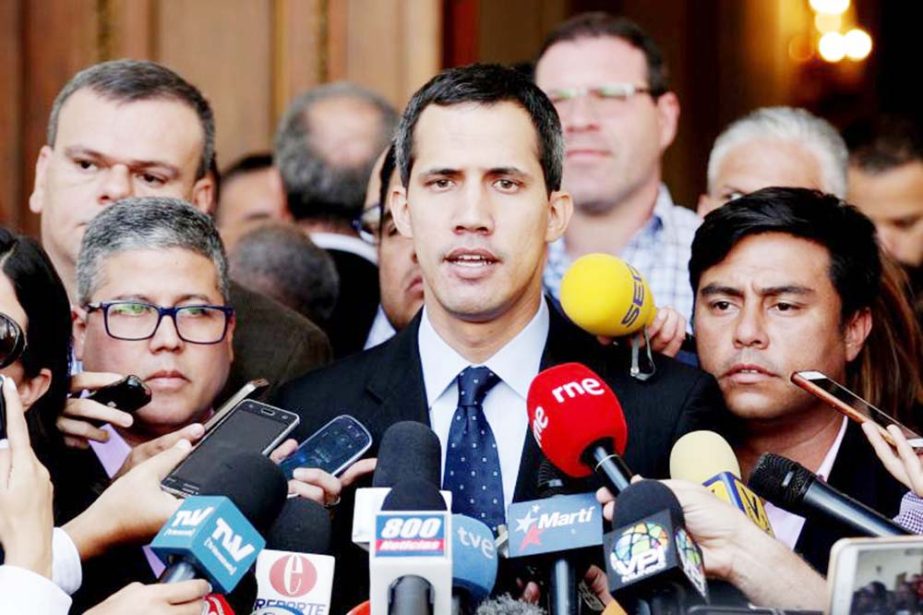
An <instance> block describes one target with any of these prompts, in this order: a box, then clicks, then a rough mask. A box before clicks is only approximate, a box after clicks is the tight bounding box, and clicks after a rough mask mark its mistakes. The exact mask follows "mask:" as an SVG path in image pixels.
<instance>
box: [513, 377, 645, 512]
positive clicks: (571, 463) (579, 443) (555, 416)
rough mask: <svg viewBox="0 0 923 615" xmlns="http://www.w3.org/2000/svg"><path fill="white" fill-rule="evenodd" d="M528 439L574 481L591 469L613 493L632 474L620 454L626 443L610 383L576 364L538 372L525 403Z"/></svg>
mask: <svg viewBox="0 0 923 615" xmlns="http://www.w3.org/2000/svg"><path fill="white" fill-rule="evenodd" d="M526 406H527V409H528V411H529V423H530V424H531V426H532V435H533V436H534V438H535V441H536V442H537V443H538V445H539V447H540V448H541V449H542V453H544V454H545V456H546V457H547V458H548V459H549V460H550V461H551V463H553V464H554V465H555V466H556V467H557V468H558V469H559V470H561V471H562V472H564V473H565V474H567V475H568V476H571V477H573V478H582V477H584V476H589V475H590V474H591V473H592V472H593V471H594V470H595V471H596V473H597V474H599V475H601V477H602V479H603V481H604V482H605V483H606V486H607V487H608V488H609V490H610V491H612V493H613V494H616V495H618V494H619V493H620V492H621V491H622V490H624V489H625V488H627V487H628V485H629V483H630V481H631V475H632V474H631V470H629V469H628V466H627V465H625V462H624V461H623V460H622V458H621V457H620V456H619V455H621V454H622V453H623V452H624V451H625V446H626V444H627V442H628V427H627V425H626V424H625V415H624V414H623V413H622V406H621V404H619V400H618V398H617V397H616V396H615V393H613V392H612V389H610V388H609V385H607V384H606V383H605V381H604V380H603V379H602V378H600V377H599V376H597V375H596V374H595V373H594V372H593V371H592V370H591V369H590V368H588V367H587V366H585V365H581V364H580V363H564V364H561V365H557V366H555V367H552V368H550V369H546V370H545V371H543V372H540V373H539V374H538V375H537V376H536V377H535V379H534V380H533V381H532V384H531V385H530V386H529V394H528V397H527V399H526Z"/></svg>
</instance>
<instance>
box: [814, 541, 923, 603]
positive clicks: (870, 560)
mask: <svg viewBox="0 0 923 615" xmlns="http://www.w3.org/2000/svg"><path fill="white" fill-rule="evenodd" d="M921 566H923V536H901V537H894V538H844V539H842V540H839V541H837V543H836V544H834V545H833V549H832V550H831V551H830V565H829V568H828V570H827V587H828V591H829V594H828V606H829V609H828V611H827V612H829V613H832V614H833V615H844V614H853V613H855V614H859V613H885V612H890V613H897V612H899V611H898V610H896V609H894V608H893V605H890V604H877V603H876V601H877V600H881V598H882V597H881V595H880V587H879V590H878V591H875V590H873V589H872V588H871V587H870V584H871V583H876V584H877V583H880V584H882V585H883V586H884V588H885V590H886V591H887V593H888V594H889V595H891V596H895V595H899V592H898V588H899V587H900V586H901V585H903V584H904V583H911V582H912V581H913V578H914V577H915V576H918V575H919V574H920V571H921ZM906 589H907V588H905V591H906ZM914 591H915V588H914ZM907 612H910V611H909V610H908V611H907ZM913 612H917V611H915V610H913Z"/></svg>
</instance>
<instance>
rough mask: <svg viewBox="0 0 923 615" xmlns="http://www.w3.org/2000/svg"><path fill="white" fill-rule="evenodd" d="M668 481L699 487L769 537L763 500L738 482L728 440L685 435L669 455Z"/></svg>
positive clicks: (712, 435) (709, 434) (705, 433)
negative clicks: (696, 484) (704, 488)
mask: <svg viewBox="0 0 923 615" xmlns="http://www.w3.org/2000/svg"><path fill="white" fill-rule="evenodd" d="M670 477H671V478H678V479H681V480H688V481H690V482H693V483H700V484H702V485H704V486H705V487H706V488H707V489H708V490H709V491H711V492H712V493H713V494H714V495H715V497H717V498H718V499H719V500H722V501H723V502H727V503H728V504H730V505H731V506H733V507H734V508H736V509H737V510H739V511H740V512H742V513H743V514H745V515H746V516H747V518H748V519H750V521H753V523H755V524H756V525H757V526H758V527H759V528H761V529H762V530H763V531H764V532H766V533H767V534H769V535H770V536H775V534H773V532H772V525H771V524H770V523H769V516H768V515H767V514H766V509H765V508H764V507H763V500H762V499H761V498H760V496H758V495H756V494H755V493H753V492H752V491H751V490H750V489H749V488H748V487H747V486H746V485H745V484H743V482H742V481H741V480H740V464H738V463H737V456H736V455H735V454H734V450H733V449H732V448H731V445H730V444H728V443H727V440H725V439H724V438H722V437H721V436H719V435H718V434H716V433H715V432H713V431H707V430H701V431H693V432H690V433H687V434H686V435H684V436H683V437H681V438H680V439H679V440H677V441H676V444H674V445H673V450H672V451H671V452H670Z"/></svg>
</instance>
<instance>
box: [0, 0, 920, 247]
mask: <svg viewBox="0 0 923 615" xmlns="http://www.w3.org/2000/svg"><path fill="white" fill-rule="evenodd" d="M588 10H605V11H608V12H611V13H614V14H622V15H625V16H628V17H630V18H632V19H634V20H636V21H637V22H638V23H639V24H640V25H641V26H642V27H643V28H645V29H646V30H647V31H648V32H649V33H650V34H651V35H652V36H653V37H654V38H655V39H656V40H657V41H658V42H659V43H660V45H661V47H662V48H663V50H664V53H665V55H666V58H667V62H668V64H669V67H670V71H671V75H672V84H673V89H674V90H675V91H676V92H677V94H678V95H679V98H680V101H681V104H682V116H681V118H680V130H679V135H678V138H677V140H676V142H675V143H674V144H673V146H672V147H671V148H670V150H669V151H668V153H667V156H666V168H665V173H664V175H665V177H664V179H665V181H666V183H667V184H668V185H669V186H670V189H671V192H672V193H673V197H674V199H675V200H676V201H677V202H678V203H681V204H686V205H690V206H692V205H694V204H695V201H696V199H697V197H698V195H699V193H700V192H702V191H703V190H704V185H705V164H706V159H707V156H708V152H709V149H710V148H711V144H712V141H713V140H714V138H715V136H716V135H717V134H718V132H720V130H721V129H722V128H723V127H724V126H725V125H726V124H727V123H728V122H730V121H731V120H733V119H735V118H737V117H739V116H740V115H742V114H744V113H746V112H747V111H749V110H751V109H754V108H756V107H760V106H765V105H777V104H787V105H797V106H803V107H806V108H808V109H809V110H811V111H813V112H814V113H816V114H818V115H820V116H822V117H824V118H826V119H828V120H830V121H831V122H832V123H834V124H835V125H836V126H838V127H840V128H843V127H844V126H846V125H848V124H849V123H850V122H852V121H854V120H856V119H858V118H860V117H863V116H867V115H870V114H874V113H877V112H880V111H903V112H915V113H917V112H920V110H923V100H921V99H923V94H921V88H920V87H918V86H917V84H916V79H917V78H918V75H919V73H917V70H919V66H918V65H917V64H916V63H917V62H918V61H919V60H920V59H921V58H923V53H921V51H920V41H921V38H923V37H921V32H919V30H921V28H923V25H921V24H923V3H921V2H908V1H904V0H881V1H873V0H502V1H498V0H0V169H2V171H0V224H3V225H7V226H11V227H14V228H19V229H21V230H24V231H27V232H30V233H36V232H37V223H38V220H37V217H35V216H32V215H31V214H30V213H29V211H28V206H27V200H28V196H29V193H30V192H31V189H32V175H33V166H34V162H35V157H36V154H37V152H38V150H39V148H40V147H41V146H42V145H43V144H44V143H45V139H44V134H45V128H46V122H47V118H48V112H49V110H50V108H51V103H52V101H53V98H54V95H55V94H56V93H57V91H58V90H59V89H60V88H61V86H62V85H63V84H64V83H65V82H66V81H67V80H68V79H69V78H70V77H71V76H73V74H74V73H75V72H77V71H78V70H79V69H80V68H83V67H84V66H87V65H89V64H93V63H95V62H99V61H103V60H109V59H114V58H121V57H131V58H138V59H151V60H155V61H158V62H162V63H164V64H166V65H167V66H169V67H170V68H173V69H174V70H176V71H178V72H179V73H180V74H182V75H183V76H184V77H186V78H187V79H188V80H190V81H191V82H192V83H194V84H195V85H197V86H198V87H199V88H200V89H202V90H203V91H204V92H205V94H206V96H208V97H209V99H210V100H211V103H212V105H213V107H214V109H215V113H216V116H217V127H218V156H219V165H220V166H222V167H223V165H226V164H228V163H230V162H231V161H233V160H236V159H237V158H238V157H240V156H241V155H243V154H246V153H249V152H254V151H261V150H268V149H270V144H271V139H272V134H273V132H274V129H275V125H276V122H277V120H278V119H279V117H280V115H281V114H282V112H283V111H284V109H285V107H286V104H287V103H288V101H289V100H290V99H291V98H292V97H293V96H294V95H296V94H297V93H299V92H301V91H303V90H305V89H307V88H309V87H311V86H313V85H316V84H318V83H323V82H327V81H335V80H341V79H348V80H352V81H355V82H358V83H360V84H362V85H365V86H368V87H371V88H373V89H375V90H377V91H379V92H380V93H382V94H383V95H384V96H385V97H386V98H388V99H389V100H390V101H391V102H393V103H394V104H396V105H398V106H403V104H404V103H405V102H406V101H407V99H408V98H409V96H410V94H412V92H413V91H414V90H415V89H416V88H417V87H419V86H420V85H422V84H423V83H424V82H425V81H426V80H427V79H428V78H429V77H431V76H432V75H433V74H434V73H435V72H436V71H438V70H439V69H441V68H443V67H447V66H456V65H462V64H468V63H471V62H478V61H480V62H502V63H510V64H512V63H528V62H530V61H531V60H532V59H533V57H534V55H535V53H536V52H537V51H538V47H539V45H540V44H541V40H542V38H543V37H544V35H545V34H546V33H547V32H548V31H549V30H550V29H551V28H552V27H553V26H554V25H555V24H557V23H558V22H559V21H561V20H563V19H565V18H567V17H569V16H570V15H572V14H574V13H578V12H582V11H588Z"/></svg>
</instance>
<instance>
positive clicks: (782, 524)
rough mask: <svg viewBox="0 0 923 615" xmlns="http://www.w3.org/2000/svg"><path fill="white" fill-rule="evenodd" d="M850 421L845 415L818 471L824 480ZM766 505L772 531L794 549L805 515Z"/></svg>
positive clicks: (818, 474) (828, 473)
mask: <svg viewBox="0 0 923 615" xmlns="http://www.w3.org/2000/svg"><path fill="white" fill-rule="evenodd" d="M848 423H849V420H848V419H847V418H846V417H845V416H844V417H843V423H842V424H841V425H840V432H839V433H838V434H837V436H836V440H834V441H833V445H832V446H831V447H830V450H828V451H827V454H826V455H825V456H824V460H823V461H822V462H821V464H820V468H818V470H817V472H816V474H817V476H818V477H820V478H821V479H822V480H827V477H828V476H830V470H832V469H833V462H834V461H836V455H837V453H838V452H839V451H840V445H841V444H842V443H843V436H844V435H845V434H846V425H847V424H848ZM764 507H765V508H766V516H767V517H768V518H769V524H770V525H771V526H772V533H773V534H775V535H776V538H778V539H779V540H780V541H781V542H783V543H785V544H786V545H788V548H789V549H793V550H794V548H795V544H797V543H798V537H799V536H801V530H802V529H803V528H804V521H805V519H804V517H801V516H798V515H795V514H792V513H790V512H788V511H787V510H783V509H781V508H779V507H778V506H775V505H773V504H771V503H769V502H765V503H764Z"/></svg>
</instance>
